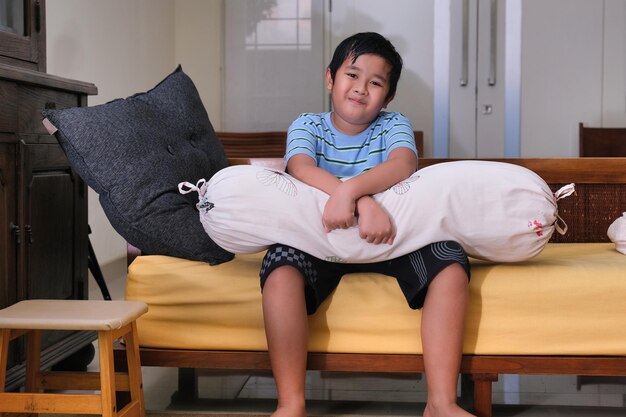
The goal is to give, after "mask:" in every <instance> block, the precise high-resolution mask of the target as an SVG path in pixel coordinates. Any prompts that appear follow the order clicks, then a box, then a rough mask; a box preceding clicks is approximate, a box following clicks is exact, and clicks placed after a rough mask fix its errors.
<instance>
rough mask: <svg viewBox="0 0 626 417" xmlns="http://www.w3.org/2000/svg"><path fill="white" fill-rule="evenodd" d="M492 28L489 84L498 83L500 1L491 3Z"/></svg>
mask: <svg viewBox="0 0 626 417" xmlns="http://www.w3.org/2000/svg"><path fill="white" fill-rule="evenodd" d="M489 13H490V14H491V16H490V20H491V23H490V28H489V35H490V36H489V78H488V79H487V84H488V85H490V86H492V87H493V86H494V85H496V60H497V58H498V2H497V0H491V3H490V5H489Z"/></svg>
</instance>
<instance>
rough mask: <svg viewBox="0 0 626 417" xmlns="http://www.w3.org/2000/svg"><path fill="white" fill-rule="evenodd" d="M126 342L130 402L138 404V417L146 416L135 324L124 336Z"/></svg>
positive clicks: (133, 323)
mask: <svg viewBox="0 0 626 417" xmlns="http://www.w3.org/2000/svg"><path fill="white" fill-rule="evenodd" d="M124 341H125V342H126V361H127V363H128V379H129V385H130V400H131V401H137V402H138V403H139V416H140V417H144V416H145V415H146V409H145V404H144V398H143V382H142V376H141V362H140V360H139V343H138V341H137V323H136V322H132V323H131V331H130V332H129V333H128V334H127V335H126V336H124Z"/></svg>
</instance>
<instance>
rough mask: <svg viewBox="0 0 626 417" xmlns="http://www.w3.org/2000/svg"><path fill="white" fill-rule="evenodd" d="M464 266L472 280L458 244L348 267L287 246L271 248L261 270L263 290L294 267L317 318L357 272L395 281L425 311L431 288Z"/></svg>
mask: <svg viewBox="0 0 626 417" xmlns="http://www.w3.org/2000/svg"><path fill="white" fill-rule="evenodd" d="M453 263H458V264H460V265H461V266H462V267H463V269H464V270H465V272H466V274H467V277H468V279H469V277H470V263H469V260H468V259H467V255H466V254H465V251H464V250H463V248H462V247H461V245H459V244H458V243H457V242H454V241H449V240H448V241H443V242H436V243H432V244H430V245H428V246H425V247H423V248H421V249H418V250H416V251H414V252H411V253H409V254H407V255H403V256H400V257H399V258H395V259H392V260H389V261H383V262H376V263H364V264H347V263H336V262H328V261H325V260H322V259H319V258H316V257H314V256H311V255H309V254H307V253H305V252H302V251H301V250H299V249H295V248H292V247H290V246H287V245H282V244H277V245H273V246H271V247H270V248H269V249H268V251H267V253H266V254H265V258H263V265H262V266H261V272H260V276H261V288H263V286H264V285H265V281H266V280H267V278H268V277H269V275H270V274H271V272H272V271H273V270H274V269H276V268H278V267H279V266H284V265H290V266H292V267H294V268H296V269H297V270H298V271H300V273H301V274H302V276H303V277H304V279H305V281H306V284H305V298H306V304H307V313H308V314H313V313H315V311H316V310H317V308H318V307H319V305H320V304H321V303H322V302H323V301H324V300H325V299H326V298H327V297H328V296H329V295H330V293H332V292H333V291H334V289H335V288H336V287H337V285H338V284H339V281H340V280H341V277H342V276H344V275H345V274H350V273H355V272H378V273H381V274H385V275H388V276H392V277H395V278H396V279H397V281H398V284H399V285H400V288H401V289H402V292H403V293H404V296H405V297H406V300H407V302H408V304H409V306H410V307H411V308H413V309H418V308H422V306H423V305H424V300H425V298H426V291H427V290H428V285H429V284H430V282H431V281H432V280H433V279H434V278H435V276H437V274H438V273H439V272H440V271H441V270H443V269H444V268H445V267H447V266H448V265H451V264H453Z"/></svg>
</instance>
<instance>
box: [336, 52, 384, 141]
mask: <svg viewBox="0 0 626 417" xmlns="http://www.w3.org/2000/svg"><path fill="white" fill-rule="evenodd" d="M352 59H353V58H352V57H349V58H348V59H346V60H345V61H344V62H343V64H342V65H341V67H339V69H338V70H337V73H336V74H335V80H334V81H333V79H332V77H331V74H330V70H327V71H326V87H327V88H328V90H329V91H330V92H331V97H332V103H333V112H332V113H331V120H332V122H333V125H334V126H335V128H336V129H338V130H339V131H341V132H342V133H346V134H349V135H355V134H357V133H360V132H362V131H363V130H365V129H366V128H367V127H368V126H369V125H370V123H371V122H372V120H374V119H375V118H376V117H377V116H378V114H379V113H380V111H381V110H382V109H383V108H385V107H386V106H387V104H389V102H390V101H391V100H392V99H393V97H387V95H388V93H389V72H390V70H391V65H390V64H389V63H388V62H387V60H385V59H384V58H382V57H380V56H378V55H373V54H363V55H360V56H359V57H358V58H357V59H356V60H355V61H354V62H352Z"/></svg>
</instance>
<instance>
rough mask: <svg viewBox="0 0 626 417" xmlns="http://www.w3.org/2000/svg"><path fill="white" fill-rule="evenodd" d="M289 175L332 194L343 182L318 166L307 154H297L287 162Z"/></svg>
mask: <svg viewBox="0 0 626 417" xmlns="http://www.w3.org/2000/svg"><path fill="white" fill-rule="evenodd" d="M287 171H288V172H289V175H291V176H292V177H294V178H297V179H299V180H300V181H302V182H303V183H305V184H308V185H310V186H312V187H315V188H317V189H318V190H322V191H324V192H325V193H326V194H328V195H330V194H332V193H333V192H334V191H335V188H337V186H338V185H339V184H341V180H339V179H338V178H337V177H335V176H334V175H333V174H331V173H330V172H328V171H326V170H324V169H322V168H320V167H318V166H317V164H316V162H315V160H314V159H313V158H311V157H310V156H308V155H306V154H297V155H294V156H292V157H291V158H289V161H288V162H287Z"/></svg>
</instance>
